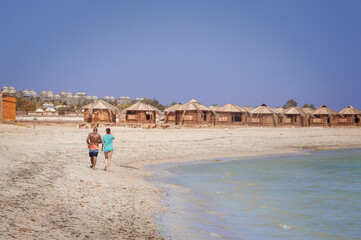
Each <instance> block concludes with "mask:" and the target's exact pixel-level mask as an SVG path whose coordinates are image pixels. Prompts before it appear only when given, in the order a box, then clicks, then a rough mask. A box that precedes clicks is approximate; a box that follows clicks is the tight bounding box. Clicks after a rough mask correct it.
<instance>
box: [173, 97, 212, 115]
mask: <svg viewBox="0 0 361 240" xmlns="http://www.w3.org/2000/svg"><path fill="white" fill-rule="evenodd" d="M177 111H184V112H185V111H211V109H209V108H207V107H206V106H204V105H203V104H201V103H199V102H198V101H197V100H194V99H192V100H190V101H189V102H187V103H186V104H184V105H182V106H180V107H179V109H177Z"/></svg>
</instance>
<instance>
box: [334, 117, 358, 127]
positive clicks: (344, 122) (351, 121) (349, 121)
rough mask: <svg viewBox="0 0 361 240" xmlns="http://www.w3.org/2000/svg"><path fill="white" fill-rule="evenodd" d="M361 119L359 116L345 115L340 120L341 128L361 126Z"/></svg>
mask: <svg viewBox="0 0 361 240" xmlns="http://www.w3.org/2000/svg"><path fill="white" fill-rule="evenodd" d="M360 122H361V119H360V117H359V116H357V115H345V116H344V117H340V118H339V119H338V124H339V126H361V124H360Z"/></svg>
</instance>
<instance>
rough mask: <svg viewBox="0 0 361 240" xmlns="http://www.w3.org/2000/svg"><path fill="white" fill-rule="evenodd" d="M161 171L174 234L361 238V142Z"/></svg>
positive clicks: (167, 230) (163, 221) (165, 225)
mask: <svg viewBox="0 0 361 240" xmlns="http://www.w3.org/2000/svg"><path fill="white" fill-rule="evenodd" d="M154 169H155V168H153V169H152V170H154ZM159 169H162V170H159ZM165 169H166V170H165ZM158 170H159V171H157V174H155V176H154V177H153V179H152V181H154V182H155V183H156V184H157V185H158V186H161V187H162V188H164V189H165V192H166V195H167V196H166V197H165V198H164V203H165V204H166V205H167V206H168V207H169V210H170V211H169V212H168V213H166V214H163V215H160V216H158V219H159V221H160V225H161V232H162V234H163V236H164V237H166V238H168V239H249V240H253V239H256V240H257V239H361V150H360V149H351V150H335V151H310V152H306V153H304V154H298V155H284V156H274V157H265V158H258V159H246V160H221V161H210V162H207V163H201V162H198V163H191V164H185V165H175V166H164V165H163V166H162V168H158Z"/></svg>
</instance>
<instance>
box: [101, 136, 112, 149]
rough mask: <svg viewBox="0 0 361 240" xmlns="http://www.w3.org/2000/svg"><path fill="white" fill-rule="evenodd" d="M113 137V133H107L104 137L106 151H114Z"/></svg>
mask: <svg viewBox="0 0 361 240" xmlns="http://www.w3.org/2000/svg"><path fill="white" fill-rule="evenodd" d="M113 139H114V136H113V135H112V134H109V135H108V134H105V135H104V136H103V137H102V140H103V143H104V152H109V151H113Z"/></svg>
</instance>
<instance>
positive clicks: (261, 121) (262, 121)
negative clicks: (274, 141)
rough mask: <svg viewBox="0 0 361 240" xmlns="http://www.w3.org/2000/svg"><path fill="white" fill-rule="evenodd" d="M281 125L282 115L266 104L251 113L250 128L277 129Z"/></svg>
mask: <svg viewBox="0 0 361 240" xmlns="http://www.w3.org/2000/svg"><path fill="white" fill-rule="evenodd" d="M279 124H280V115H279V113H277V112H276V111H275V110H273V109H272V108H270V107H268V106H267V105H266V104H262V105H261V106H258V107H256V108H255V109H253V110H251V111H250V117H249V118H248V125H249V126H265V127H277V126H278V125H279Z"/></svg>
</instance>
